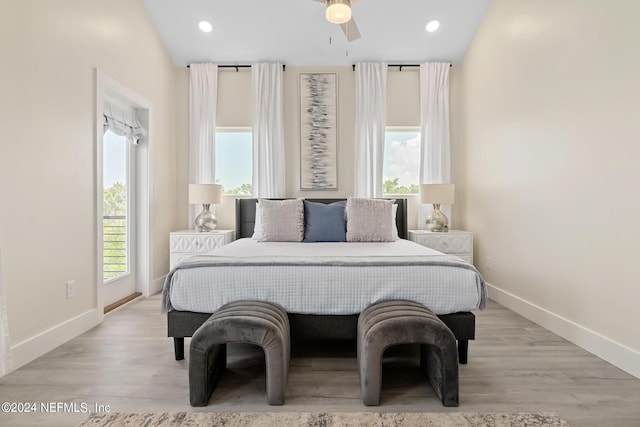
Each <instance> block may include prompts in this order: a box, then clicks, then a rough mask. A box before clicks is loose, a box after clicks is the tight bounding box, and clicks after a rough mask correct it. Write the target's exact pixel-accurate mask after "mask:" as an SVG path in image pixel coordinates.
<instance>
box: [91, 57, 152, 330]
mask: <svg viewBox="0 0 640 427" xmlns="http://www.w3.org/2000/svg"><path fill="white" fill-rule="evenodd" d="M95 71H96V76H95V77H96V80H95V81H96V121H95V138H94V149H95V164H94V166H95V167H94V169H95V183H96V200H95V202H96V218H95V219H96V223H95V231H96V245H95V250H96V272H95V273H96V274H95V278H96V293H95V295H96V298H95V305H96V307H97V308H98V310H97V311H98V322H102V321H103V319H104V311H103V309H104V295H103V273H102V270H103V258H102V254H103V250H102V247H103V237H102V213H103V208H102V174H103V170H102V169H103V168H102V162H103V158H102V157H103V156H102V150H103V147H102V145H103V144H102V136H103V128H102V124H103V120H104V119H103V106H104V100H105V97H109V98H114V99H119V100H122V101H123V102H125V103H127V104H130V105H132V106H134V107H135V108H136V114H137V116H138V120H139V121H140V123H141V124H142V127H143V128H144V129H145V134H144V135H142V137H141V138H140V143H139V144H138V146H137V147H136V156H135V162H136V164H135V170H136V183H135V187H136V188H135V205H136V218H135V220H136V236H135V241H136V247H135V255H134V262H135V275H136V291H137V292H141V293H142V295H143V296H145V297H148V296H149V295H150V288H151V262H150V256H149V255H150V248H151V247H152V246H151V243H152V242H151V233H150V215H149V212H150V204H151V198H150V197H151V191H150V188H152V183H151V171H150V167H149V158H150V144H149V141H150V140H151V136H152V134H151V119H152V104H151V102H149V101H148V100H147V99H146V98H144V97H142V96H140V95H139V94H137V93H135V92H134V91H132V90H131V89H129V88H128V87H126V86H125V85H123V84H122V83H120V82H118V81H117V80H115V79H114V78H112V77H110V76H109V75H107V74H106V73H104V72H103V71H101V70H99V69H96V70H95Z"/></svg>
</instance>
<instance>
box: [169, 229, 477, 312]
mask: <svg viewBox="0 0 640 427" xmlns="http://www.w3.org/2000/svg"><path fill="white" fill-rule="evenodd" d="M238 299H262V300H267V301H272V302H276V303H278V304H281V305H282V306H283V307H284V308H285V309H286V310H287V311H288V312H291V313H303V314H356V313H360V312H361V311H362V310H363V309H364V308H366V307H367V306H368V305H369V304H371V303H373V302H375V301H379V300H383V299H408V300H412V301H417V302H419V303H422V304H424V305H425V306H427V307H428V308H430V309H431V310H432V311H434V312H435V313H436V314H447V313H455V312H458V311H469V310H473V309H475V308H482V307H483V306H484V303H485V299H486V289H485V285H484V281H483V280H482V277H481V276H480V274H479V273H478V271H477V270H476V269H475V268H474V267H473V266H471V265H469V264H467V263H465V262H464V261H462V260H461V259H460V258H458V257H455V256H451V255H445V254H443V253H441V252H438V251H435V250H432V249H429V248H426V247H424V246H421V245H418V244H416V243H414V242H410V241H407V240H398V241H395V242H391V243H289V242H257V241H255V240H252V239H240V240H236V241H235V242H233V243H231V244H229V245H226V246H224V247H222V248H220V249H216V251H215V255H208V256H194V257H192V258H189V259H187V260H185V262H183V263H182V264H181V265H179V266H178V267H176V269H175V270H174V271H172V272H171V273H170V274H169V276H167V280H166V282H165V289H164V295H163V301H164V307H163V308H164V310H171V309H175V310H181V311H194V312H202V313H212V312H214V311H215V310H217V309H218V308H219V307H220V306H222V305H223V304H225V303H227V302H229V301H233V300H238Z"/></svg>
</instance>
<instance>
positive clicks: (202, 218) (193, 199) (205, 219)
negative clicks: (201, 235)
mask: <svg viewBox="0 0 640 427" xmlns="http://www.w3.org/2000/svg"><path fill="white" fill-rule="evenodd" d="M221 203H222V185H220V184H189V204H192V205H196V204H197V205H200V204H201V205H202V212H200V215H198V216H197V217H196V219H195V225H196V229H198V231H213V230H215V229H216V225H217V224H218V221H217V220H216V217H215V216H213V214H212V213H211V211H210V210H209V206H210V205H211V204H214V205H219V204H221Z"/></svg>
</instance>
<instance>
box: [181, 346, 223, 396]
mask: <svg viewBox="0 0 640 427" xmlns="http://www.w3.org/2000/svg"><path fill="white" fill-rule="evenodd" d="M226 366H227V346H226V344H217V345H213V346H211V347H210V348H208V349H206V350H205V351H204V352H203V351H198V350H197V349H194V348H193V347H191V351H190V353H189V402H190V403H191V406H207V405H208V404H209V399H210V398H211V394H212V393H213V390H214V389H215V388H216V385H217V384H218V380H219V379H220V377H221V376H222V373H223V372H224V369H225V368H226Z"/></svg>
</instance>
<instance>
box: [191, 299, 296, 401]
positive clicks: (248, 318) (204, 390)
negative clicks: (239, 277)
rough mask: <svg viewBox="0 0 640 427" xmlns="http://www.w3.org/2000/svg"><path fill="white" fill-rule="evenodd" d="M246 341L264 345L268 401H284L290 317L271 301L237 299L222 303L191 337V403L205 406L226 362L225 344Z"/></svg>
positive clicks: (288, 354) (287, 370)
mask: <svg viewBox="0 0 640 427" xmlns="http://www.w3.org/2000/svg"><path fill="white" fill-rule="evenodd" d="M230 342H243V343H250V344H256V345H259V346H260V347H262V349H263V350H264V354H265V360H266V365H267V366H266V373H267V402H268V403H269V404H270V405H282V404H283V403H284V395H285V390H286V386H287V376H288V374H289V359H290V342H289V320H288V317H287V313H286V311H285V310H284V309H283V308H282V307H280V306H278V305H277V304H273V303H270V302H264V301H248V300H244V301H235V302H231V303H229V304H226V305H224V306H222V307H221V308H220V309H219V310H218V311H216V312H215V313H213V314H212V315H211V317H209V319H208V320H206V321H205V322H204V323H203V324H202V325H201V326H200V327H199V328H198V330H196V332H195V333H194V334H193V337H192V338H191V348H190V356H189V398H190V401H191V406H206V405H207V404H208V403H209V398H210V397H211V393H213V390H214V389H215V386H216V384H217V382H218V380H219V379H220V376H221V375H222V372H223V371H224V369H225V367H226V365H227V352H226V344H227V343H230Z"/></svg>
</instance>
